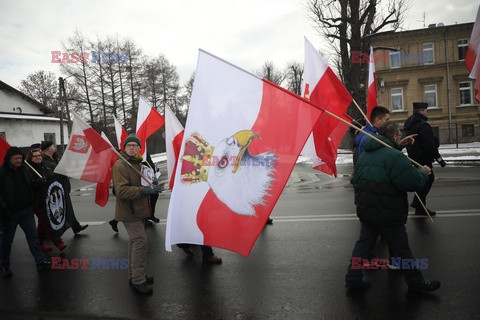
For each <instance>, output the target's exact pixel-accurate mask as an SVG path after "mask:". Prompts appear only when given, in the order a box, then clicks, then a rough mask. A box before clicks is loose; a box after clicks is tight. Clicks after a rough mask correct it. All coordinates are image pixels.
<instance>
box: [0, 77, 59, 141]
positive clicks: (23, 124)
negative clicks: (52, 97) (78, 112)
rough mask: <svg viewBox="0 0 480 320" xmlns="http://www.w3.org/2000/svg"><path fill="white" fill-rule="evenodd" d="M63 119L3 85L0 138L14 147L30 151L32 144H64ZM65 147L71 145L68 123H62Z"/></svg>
mask: <svg viewBox="0 0 480 320" xmlns="http://www.w3.org/2000/svg"><path fill="white" fill-rule="evenodd" d="M60 132H61V130H60V119H59V118H55V117H54V116H53V114H52V111H51V110H49V109H48V108H46V107H45V106H44V105H43V104H41V103H39V102H37V101H36V100H34V99H32V98H30V97H29V96H27V95H25V94H24V93H22V92H20V91H19V90H17V89H15V88H13V87H11V86H10V85H8V84H6V83H5V82H3V81H0V135H1V136H2V137H3V138H4V139H5V140H7V142H8V143H9V144H10V145H12V146H18V147H20V148H28V147H29V146H30V145H32V144H33V143H40V142H41V141H44V140H51V141H53V143H54V144H55V145H57V146H58V145H59V144H60V142H61V136H60ZM63 134H64V143H67V142H68V127H67V121H66V120H65V121H64V122H63Z"/></svg>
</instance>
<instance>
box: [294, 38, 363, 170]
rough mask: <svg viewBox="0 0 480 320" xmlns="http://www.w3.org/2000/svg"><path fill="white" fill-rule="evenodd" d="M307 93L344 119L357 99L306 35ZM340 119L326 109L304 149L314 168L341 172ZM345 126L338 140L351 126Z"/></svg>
mask: <svg viewBox="0 0 480 320" xmlns="http://www.w3.org/2000/svg"><path fill="white" fill-rule="evenodd" d="M303 96H304V97H305V98H306V99H309V100H310V102H311V103H312V104H314V105H316V106H318V107H320V108H321V109H323V110H328V111H330V112H331V113H333V114H335V115H337V116H339V117H342V118H344V119H345V118H346V117H347V116H346V115H345V111H347V108H348V106H349V105H350V103H351V102H352V100H353V98H352V96H351V95H350V94H349V93H348V91H347V89H346V88H345V86H344V85H343V84H342V82H340V80H339V79H338V77H337V76H336V75H335V73H334V72H333V70H332V69H331V68H330V67H329V65H328V63H327V62H326V61H325V59H324V58H323V57H322V55H321V54H320V53H319V52H318V51H317V50H316V49H315V47H314V46H313V45H312V44H311V43H310V42H309V41H308V40H307V39H306V38H305V63H304V72H303ZM339 123H342V122H339V121H338V120H337V119H335V118H333V117H332V116H330V115H328V114H326V113H322V114H321V115H320V117H319V119H318V121H317V123H316V124H315V126H314V128H313V130H312V133H311V134H310V136H309V138H308V140H307V142H306V143H305V146H304V148H303V150H302V154H303V155H305V156H308V157H311V158H312V159H313V168H314V169H317V170H321V171H323V172H325V173H327V174H333V175H335V176H337V167H336V165H335V161H336V160H337V149H338V145H339V143H338V145H336V146H335V145H334V144H332V143H333V142H332V141H333V140H334V139H332V137H331V134H332V132H333V131H334V129H335V128H336V127H337V125H338V124H339ZM341 128H342V129H341V130H340V129H338V130H337V131H336V132H335V136H336V137H335V140H338V136H341V138H343V136H344V135H345V131H346V130H347V127H346V126H345V125H343V123H342V125H341ZM342 131H343V134H342ZM341 138H340V141H341V140H342V139H341Z"/></svg>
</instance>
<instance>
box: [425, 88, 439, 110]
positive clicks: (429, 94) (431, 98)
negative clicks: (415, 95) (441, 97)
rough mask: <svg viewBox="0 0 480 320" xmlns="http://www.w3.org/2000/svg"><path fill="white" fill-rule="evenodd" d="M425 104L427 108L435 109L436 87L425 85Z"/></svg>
mask: <svg viewBox="0 0 480 320" xmlns="http://www.w3.org/2000/svg"><path fill="white" fill-rule="evenodd" d="M424 89H425V102H426V103H428V107H429V108H430V107H432V108H436V107H438V106H437V85H436V84H427V85H425V88H424Z"/></svg>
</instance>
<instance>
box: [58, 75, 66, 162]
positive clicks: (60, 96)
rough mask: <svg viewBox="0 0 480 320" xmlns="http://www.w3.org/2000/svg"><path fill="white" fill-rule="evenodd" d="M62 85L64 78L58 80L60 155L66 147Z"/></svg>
mask: <svg viewBox="0 0 480 320" xmlns="http://www.w3.org/2000/svg"><path fill="white" fill-rule="evenodd" d="M62 84H63V78H62V77H60V78H58V101H59V104H60V150H59V151H60V153H61V154H63V150H64V149H63V146H64V145H65V141H64V139H63V136H64V132H63V102H62V93H63V90H62Z"/></svg>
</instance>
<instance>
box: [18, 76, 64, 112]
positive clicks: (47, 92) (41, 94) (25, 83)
mask: <svg viewBox="0 0 480 320" xmlns="http://www.w3.org/2000/svg"><path fill="white" fill-rule="evenodd" d="M19 89H20V91H22V92H23V93H25V94H26V95H28V96H30V97H32V98H33V99H35V100H37V101H38V102H40V103H41V104H43V105H44V106H46V107H47V108H49V109H50V110H52V111H56V108H57V93H58V82H57V78H56V76H55V74H54V73H53V72H49V71H43V70H38V71H35V72H34V73H32V74H30V75H28V76H27V78H26V79H25V80H22V81H21V83H20V88H19Z"/></svg>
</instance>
